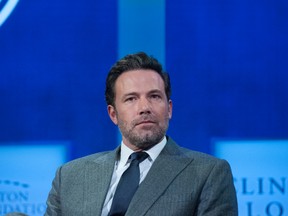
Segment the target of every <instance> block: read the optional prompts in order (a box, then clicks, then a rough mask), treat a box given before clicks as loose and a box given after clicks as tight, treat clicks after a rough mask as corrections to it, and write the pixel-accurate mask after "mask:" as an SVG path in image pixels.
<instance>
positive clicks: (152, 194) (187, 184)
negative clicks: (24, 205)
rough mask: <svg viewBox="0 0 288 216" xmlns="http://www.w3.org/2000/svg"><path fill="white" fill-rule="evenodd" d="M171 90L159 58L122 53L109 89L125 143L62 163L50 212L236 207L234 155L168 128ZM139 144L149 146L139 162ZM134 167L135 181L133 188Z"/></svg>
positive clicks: (211, 211) (215, 211)
mask: <svg viewBox="0 0 288 216" xmlns="http://www.w3.org/2000/svg"><path fill="white" fill-rule="evenodd" d="M170 95H171V86H170V80H169V76H168V74H167V73H165V72H163V70H162V66H161V65H160V64H159V62H158V61H157V60H156V59H154V58H153V57H150V56H147V55H146V54H145V53H137V54H132V55H127V56H126V57H124V58H123V59H121V60H119V61H118V62H117V63H116V64H115V65H114V66H113V67H112V68H111V70H110V72H109V74H108V77H107V80H106V92H105V96H106V102H107V105H108V106H107V109H108V114H109V116H110V118H111V120H112V121H113V123H114V124H116V125H118V127H119V129H120V131H121V134H122V143H121V145H120V146H119V147H118V148H117V149H115V150H114V151H110V152H102V153H97V154H94V155H90V156H87V157H84V158H80V159H77V160H74V161H72V162H69V163H67V164H65V165H63V166H62V167H60V168H59V169H58V171H57V174H56V177H55V179H54V181H53V186H52V189H51V191H50V193H49V197H48V200H47V206H48V207H47V211H46V214H45V215H50V216H52V215H65V216H66V215H67V216H73V215H75V216H76V215H77V216H79V215H85V216H88V215H91V216H92V215H93V216H96V215H99V216H100V215H102V216H106V215H111V216H112V215H124V214H125V215H127V216H142V215H146V216H161V215H163V216H170V215H171V216H172V215H173V216H174V215H175V216H185V215H187V216H188V215H197V216H200V215H211V216H217V215H219V216H220V215H221V216H230V215H231V216H234V215H237V214H238V213H237V200H236V195H235V189H234V185H233V178H232V174H231V170H230V166H229V165H228V163H227V162H226V161H224V160H220V159H216V158H214V157H212V156H209V155H206V154H203V153H199V152H195V151H191V150H188V149H184V148H181V147H179V146H178V145H177V144H176V143H175V142H174V141H173V140H172V138H170V137H168V136H166V131H167V128H168V124H169V120H170V118H171V117H172V101H171V99H170ZM133 152H138V153H134V154H137V155H138V154H142V155H144V154H145V156H143V158H142V160H143V161H140V160H139V161H137V165H134V164H135V163H136V162H135V161H136V159H131V158H130V155H131V153H133ZM143 152H144V153H143ZM145 152H146V153H145ZM134 154H132V155H134ZM131 157H132V156H131ZM141 157H142V156H141ZM137 160H138V159H137ZM134 162H135V163H134ZM130 164H131V165H130ZM132 167H133V168H132ZM130 168H131V169H130ZM132 169H135V170H137V172H136V171H131V170H132ZM129 170H130V171H129ZM133 172H134V173H137V175H136V176H137V185H136V187H135V189H133V190H131V188H134V186H132V185H134V184H135V183H130V182H132V181H133V182H135V174H131V173H133ZM128 173H130V174H128ZM131 175H132V176H134V177H132V178H131ZM127 176H130V177H127ZM127 179H128V180H127ZM131 179H133V180H131ZM125 184H126V186H123V185H125ZM127 184H128V186H127ZM138 185H139V186H138ZM123 191H124V192H123ZM131 191H132V192H131ZM119 194H120V195H119ZM119 197H120V198H119Z"/></svg>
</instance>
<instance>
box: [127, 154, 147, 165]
mask: <svg viewBox="0 0 288 216" xmlns="http://www.w3.org/2000/svg"><path fill="white" fill-rule="evenodd" d="M148 156H149V155H148V154H147V153H146V152H134V153H132V154H131V155H130V157H129V158H130V159H131V161H134V160H137V161H138V162H139V163H141V162H142V161H144V160H145V159H146V158H147V157H148Z"/></svg>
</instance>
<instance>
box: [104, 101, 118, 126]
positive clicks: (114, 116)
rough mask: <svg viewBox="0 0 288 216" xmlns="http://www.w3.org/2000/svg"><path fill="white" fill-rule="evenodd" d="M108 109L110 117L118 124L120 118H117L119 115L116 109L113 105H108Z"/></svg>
mask: <svg viewBox="0 0 288 216" xmlns="http://www.w3.org/2000/svg"><path fill="white" fill-rule="evenodd" d="M107 111H108V115H109V117H110V119H111V120H112V122H113V123H114V124H115V125H117V124H118V120H117V115H116V109H115V108H114V107H113V106H112V105H108V106H107Z"/></svg>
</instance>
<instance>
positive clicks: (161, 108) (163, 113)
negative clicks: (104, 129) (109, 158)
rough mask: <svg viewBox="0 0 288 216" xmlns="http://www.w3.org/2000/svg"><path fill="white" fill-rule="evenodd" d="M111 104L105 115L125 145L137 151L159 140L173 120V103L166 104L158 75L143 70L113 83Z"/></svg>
mask: <svg viewBox="0 0 288 216" xmlns="http://www.w3.org/2000/svg"><path fill="white" fill-rule="evenodd" d="M114 104H115V106H114V107H113V106H112V105H109V106H108V113H109V116H110V118H111V120H112V121H113V122H114V123H115V124H116V125H118V127H119V129H120V131H121V133H122V138H123V142H124V144H125V145H127V146H128V147H129V148H131V149H133V150H134V151H136V150H140V149H149V148H151V147H152V146H154V145H155V144H157V143H158V142H160V141H161V140H162V138H163V137H164V135H165V133H166V130H167V129H168V125H169V119H170V118H171V116H172V102H171V100H169V101H168V100H167V96H166V94H165V87H164V81H163V79H162V78H161V76H160V75H159V74H157V73H156V72H155V71H153V70H142V69H141V70H133V71H127V72H124V73H123V74H121V75H120V76H119V77H118V79H117V80H116V83H115V103H114Z"/></svg>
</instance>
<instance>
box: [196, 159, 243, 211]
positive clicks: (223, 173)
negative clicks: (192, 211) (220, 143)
mask: <svg viewBox="0 0 288 216" xmlns="http://www.w3.org/2000/svg"><path fill="white" fill-rule="evenodd" d="M196 215H199V216H200V215H201V216H222V215H225V216H237V215H238V206H237V198H236V192H235V187H234V183H233V177H232V172H231V168H230V166H229V164H228V162H226V161H225V160H217V162H216V163H215V165H214V167H213V168H212V170H211V172H210V174H209V176H208V178H207V179H206V182H205V184H204V187H203V189H202V192H201V195H200V200H199V203H198V208H197V214H196Z"/></svg>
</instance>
